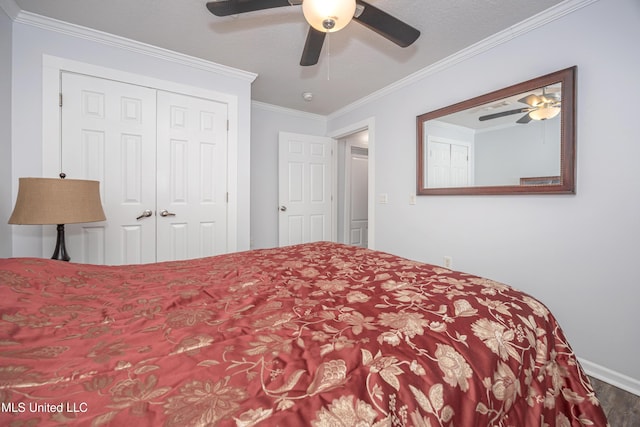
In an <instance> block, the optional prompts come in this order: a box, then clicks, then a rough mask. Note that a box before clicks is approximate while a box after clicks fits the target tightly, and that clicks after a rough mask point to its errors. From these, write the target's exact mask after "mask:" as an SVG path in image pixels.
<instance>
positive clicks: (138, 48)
mask: <svg viewBox="0 0 640 427" xmlns="http://www.w3.org/2000/svg"><path fill="white" fill-rule="evenodd" d="M0 2H2V3H1V4H2V5H3V9H4V3H5V2H6V3H13V4H14V5H15V2H13V0H0ZM16 7H17V6H16ZM13 20H14V22H18V23H21V24H25V25H30V26H32V27H37V28H42V29H45V30H49V31H54V32H57V33H60V34H65V35H69V36H72V37H76V38H80V39H84V40H88V41H92V42H96V43H100V44H103V45H106V46H113V47H117V48H120V49H124V50H128V51H130V52H134V53H137V54H143V55H147V56H150V57H154V58H158V59H162V60H165V61H169V62H174V63H177V64H180V65H186V66H188V67H191V68H195V69H199V70H203V71H208V72H212V73H216V74H219V75H223V76H226V77H232V78H236V79H240V80H245V81H248V82H250V83H251V82H253V81H254V80H255V79H256V77H257V76H258V75H257V74H256V73H251V72H249V71H244V70H239V69H237V68H232V67H228V66H226V65H221V64H217V63H215V62H211V61H207V60H204V59H200V58H196V57H194V56H189V55H185V54H182V53H178V52H174V51H171V50H168V49H164V48H161V47H157V46H153V45H150V44H146V43H142V42H138V41H135V40H131V39H127V38H124V37H120V36H116V35H114V34H109V33H105V32H103V31H98V30H94V29H92V28H87V27H82V26H80V25H75V24H70V23H68V22H64V21H60V20H57V19H53V18H47V17H45V16H42V15H37V14H35V13H31V12H26V11H21V10H19V9H18V13H17V15H16V17H15V18H14V19H13Z"/></svg>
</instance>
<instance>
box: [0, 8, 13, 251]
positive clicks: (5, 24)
mask: <svg viewBox="0 0 640 427" xmlns="http://www.w3.org/2000/svg"><path fill="white" fill-rule="evenodd" d="M11 26H12V22H11V19H10V18H9V17H8V16H7V14H6V13H5V12H4V10H3V9H1V8H0V257H8V256H11V242H12V238H11V226H10V225H8V224H7V221H8V220H9V216H10V215H11V210H12V207H13V205H12V202H13V199H12V197H11V43H12V37H11Z"/></svg>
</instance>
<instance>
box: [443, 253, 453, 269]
mask: <svg viewBox="0 0 640 427" xmlns="http://www.w3.org/2000/svg"><path fill="white" fill-rule="evenodd" d="M444 268H453V258H451V257H450V256H445V257H444Z"/></svg>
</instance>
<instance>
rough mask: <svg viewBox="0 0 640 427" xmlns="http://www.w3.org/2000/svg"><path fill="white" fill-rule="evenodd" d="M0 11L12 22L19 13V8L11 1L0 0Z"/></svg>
mask: <svg viewBox="0 0 640 427" xmlns="http://www.w3.org/2000/svg"><path fill="white" fill-rule="evenodd" d="M0 9H2V10H3V11H4V13H6V14H7V16H8V17H9V18H10V19H11V20H12V21H15V19H16V17H17V16H18V14H19V13H20V8H19V7H18V5H17V4H16V2H15V1H13V0H0Z"/></svg>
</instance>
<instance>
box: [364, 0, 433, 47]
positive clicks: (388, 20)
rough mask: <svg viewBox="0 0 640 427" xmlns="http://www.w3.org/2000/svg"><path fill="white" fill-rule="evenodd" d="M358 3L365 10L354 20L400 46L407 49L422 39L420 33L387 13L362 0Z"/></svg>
mask: <svg viewBox="0 0 640 427" xmlns="http://www.w3.org/2000/svg"><path fill="white" fill-rule="evenodd" d="M356 3H357V4H358V5H359V6H362V7H364V10H363V11H362V13H360V14H359V15H358V13H357V12H356V16H354V17H353V19H354V20H356V21H358V22H359V23H361V24H362V25H364V26H365V27H367V28H369V29H371V30H373V31H375V32H376V33H378V34H380V35H381V36H382V37H384V38H386V39H388V40H391V41H392V42H394V43H395V44H397V45H398V46H400V47H407V46H409V45H410V44H412V43H413V42H414V41H416V40H417V39H418V37H420V31H418V30H416V29H415V28H413V27H412V26H411V25H409V24H406V23H404V22H402V21H401V20H399V19H398V18H395V17H393V16H391V15H389V14H388V13H387V12H384V11H382V10H380V9H378V8H377V7H374V6H371V5H370V4H369V3H366V2H364V1H361V0H357V1H356ZM356 10H357V9H356Z"/></svg>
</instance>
